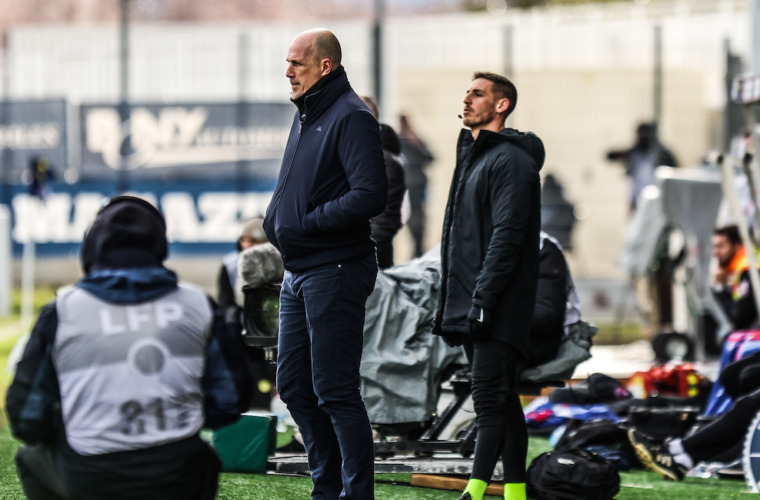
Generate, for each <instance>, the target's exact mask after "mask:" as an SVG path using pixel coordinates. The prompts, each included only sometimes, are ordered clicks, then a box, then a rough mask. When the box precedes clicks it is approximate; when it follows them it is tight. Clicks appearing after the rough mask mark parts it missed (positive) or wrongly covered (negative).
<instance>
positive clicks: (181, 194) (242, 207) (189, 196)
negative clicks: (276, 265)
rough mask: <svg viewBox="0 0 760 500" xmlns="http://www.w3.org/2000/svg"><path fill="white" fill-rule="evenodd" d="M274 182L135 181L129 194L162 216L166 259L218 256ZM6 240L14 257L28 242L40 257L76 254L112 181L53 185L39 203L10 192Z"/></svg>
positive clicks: (17, 189)
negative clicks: (167, 247)
mask: <svg viewBox="0 0 760 500" xmlns="http://www.w3.org/2000/svg"><path fill="white" fill-rule="evenodd" d="M273 189H274V180H270V181H262V180H254V179H250V180H249V181H248V182H247V183H246V184H245V185H243V186H241V185H240V183H239V182H238V181H236V180H235V179H229V178H228V179H217V180H216V181H215V182H213V183H211V182H205V181H198V180H182V181H175V182H170V183H157V182H150V181H145V180H143V181H135V182H133V183H132V184H131V185H130V193H133V194H136V195H138V196H141V197H143V198H146V199H148V200H149V201H151V202H152V203H153V204H154V205H155V206H156V207H158V209H159V210H160V211H161V212H162V213H163V214H164V217H165V218H166V224H167V234H168V238H169V242H170V255H188V254H190V255H202V254H220V253H224V252H226V251H229V250H231V249H232V248H233V242H234V241H235V240H236V239H237V237H238V235H239V232H240V228H241V225H242V222H243V221H244V220H245V219H246V218H248V217H251V216H254V215H263V214H264V212H265V211H266V208H267V205H268V204H269V200H270V199H271V197H272V190H273ZM11 192H12V195H11V198H12V202H11V208H12V210H11V212H12V218H13V224H12V240H13V252H14V255H15V256H20V254H21V250H22V247H23V244H24V243H25V242H34V243H35V247H36V248H35V249H36V253H37V255H38V256H40V257H46V256H64V255H67V254H71V253H78V252H79V247H80V244H81V241H82V237H83V236H84V233H85V230H86V229H87V228H88V227H89V226H90V224H91V223H92V221H93V220H94V219H95V215H96V214H97V212H98V210H99V209H100V208H101V207H102V206H103V203H104V202H106V201H107V200H108V198H109V197H110V196H113V195H114V194H115V188H114V184H113V183H112V182H110V183H109V182H79V183H77V184H65V183H54V184H52V185H51V186H50V192H49V193H48V194H47V195H46V196H45V197H44V199H40V198H38V197H36V196H32V195H30V194H29V193H28V191H27V186H24V185H14V186H12V189H11Z"/></svg>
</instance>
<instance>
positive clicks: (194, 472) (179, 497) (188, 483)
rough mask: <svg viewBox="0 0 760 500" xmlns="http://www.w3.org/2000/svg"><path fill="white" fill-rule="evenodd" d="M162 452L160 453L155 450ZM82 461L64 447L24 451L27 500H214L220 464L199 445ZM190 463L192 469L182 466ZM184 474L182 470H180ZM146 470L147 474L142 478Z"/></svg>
mask: <svg viewBox="0 0 760 500" xmlns="http://www.w3.org/2000/svg"><path fill="white" fill-rule="evenodd" d="M159 448H162V447H157V449H159ZM163 449H164V450H165V451H166V452H167V453H166V454H163V453H162V452H159V453H155V452H154V450H151V449H146V450H142V451H134V452H121V453H112V454H108V455H99V456H98V455H95V456H89V457H82V456H81V455H75V454H74V453H73V451H72V450H71V449H70V448H68V446H66V445H65V444H58V443H57V444H56V445H41V444H39V445H32V446H29V445H21V446H20V447H19V449H18V451H17V453H16V468H17V471H18V476H19V479H20V481H21V486H22V487H23V489H24V494H25V495H26V498H27V499H29V500H95V499H97V500H103V499H109V500H126V499H134V498H146V499H147V498H156V499H158V498H160V499H162V500H213V499H214V498H215V497H216V492H217V486H218V483H219V470H220V467H221V463H220V462H219V458H218V457H217V456H216V453H215V452H214V451H213V450H212V449H211V447H210V446H209V445H208V444H206V443H203V442H201V441H200V439H196V440H193V439H187V440H184V441H183V442H178V443H172V444H169V445H164V446H163ZM188 456H189V457H190V461H191V462H192V463H191V464H190V466H189V467H187V466H182V465H180V466H179V467H175V466H174V465H175V464H182V463H183V462H184V461H185V460H187V459H188ZM178 469H180V470H178ZM141 470H144V473H140V471H141Z"/></svg>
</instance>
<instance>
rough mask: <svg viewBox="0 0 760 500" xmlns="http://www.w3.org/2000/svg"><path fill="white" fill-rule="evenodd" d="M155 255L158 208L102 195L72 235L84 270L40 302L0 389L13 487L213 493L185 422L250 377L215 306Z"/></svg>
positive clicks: (66, 492)
mask: <svg viewBox="0 0 760 500" xmlns="http://www.w3.org/2000/svg"><path fill="white" fill-rule="evenodd" d="M166 255H167V241H166V223H165V222H164V218H163V216H162V215H161V214H160V212H159V211H158V210H157V209H156V208H154V207H153V206H152V205H151V204H150V203H148V202H146V201H144V200H142V199H140V198H136V197H132V196H118V197H116V198H113V199H112V200H111V201H110V202H109V203H108V204H107V205H106V206H105V207H104V208H102V209H101V210H100V212H99V213H98V216H97V217H96V219H95V222H94V223H93V224H92V226H91V227H90V229H89V230H88V231H87V234H86V235H85V238H84V242H83V243H82V249H81V261H82V267H83V269H84V272H85V277H84V278H82V279H81V280H80V281H79V282H77V283H76V285H75V286H68V287H64V288H61V289H60V290H58V293H57V294H56V299H55V301H53V302H52V303H50V304H48V305H46V306H45V307H44V308H43V309H42V310H41V312H40V315H39V318H38V320H37V322H36V324H35V326H34V328H33V330H32V333H31V336H30V338H29V341H28V343H27V345H26V348H25V350H24V353H23V355H22V358H21V360H20V361H19V363H18V365H17V368H16V374H15V377H14V380H13V383H12V384H11V386H10V388H9V389H8V394H7V400H6V410H7V412H8V420H9V422H10V425H11V430H12V431H13V434H14V435H15V436H16V437H18V438H19V439H21V440H22V441H23V442H24V444H22V445H21V446H20V447H19V450H18V453H17V455H16V464H17V467H18V474H19V477H20V479H21V484H22V486H23V488H24V493H25V494H26V497H27V498H29V499H32V500H37V499H39V500H63V499H66V500H68V499H78V500H88V499H90V500H96V499H97V500H102V499H104V498H108V499H114V500H115V499H132V498H161V499H163V500H189V499H199V500H206V499H209V500H210V499H213V498H214V497H215V495H216V489H217V484H218V476H219V469H220V463H219V458H218V457H217V456H216V453H215V452H214V451H213V449H211V447H210V446H209V445H208V444H207V443H206V442H205V441H203V440H202V439H201V438H200V436H199V432H200V430H201V428H202V427H208V428H215V427H219V426H221V425H225V424H228V423H231V422H233V421H235V420H236V419H237V418H238V417H239V416H240V414H241V413H242V412H244V411H246V410H247V409H248V403H249V401H250V399H251V395H252V378H251V375H250V370H249V367H248V363H247V359H246V356H245V349H244V347H243V345H242V342H241V340H240V338H239V336H235V335H232V334H231V333H230V332H229V331H228V330H227V327H226V325H225V322H224V314H223V313H222V311H221V310H220V309H218V308H217V307H216V305H215V304H214V303H213V302H212V301H211V299H209V298H208V297H207V296H206V295H205V294H204V293H203V292H202V291H201V290H200V289H198V288H196V287H194V286H191V285H187V284H179V283H178V282H177V276H176V275H175V274H174V273H173V272H172V271H170V270H169V269H167V268H165V267H164V266H163V264H162V263H163V261H164V259H166Z"/></svg>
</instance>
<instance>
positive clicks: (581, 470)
mask: <svg viewBox="0 0 760 500" xmlns="http://www.w3.org/2000/svg"><path fill="white" fill-rule="evenodd" d="M527 490H528V496H529V497H531V498H537V499H540V500H610V499H611V498H614V497H615V495H617V493H618V492H619V491H620V473H619V472H618V471H617V469H616V468H615V466H614V465H612V464H611V463H610V462H609V461H608V460H607V459H605V458H604V457H601V456H599V455H597V454H595V453H591V452H590V451H588V450H585V449H583V448H570V449H566V450H561V451H547V452H546V453H542V454H541V455H539V456H537V457H536V458H535V459H533V461H532V462H531V463H530V466H529V467H528V483H527Z"/></svg>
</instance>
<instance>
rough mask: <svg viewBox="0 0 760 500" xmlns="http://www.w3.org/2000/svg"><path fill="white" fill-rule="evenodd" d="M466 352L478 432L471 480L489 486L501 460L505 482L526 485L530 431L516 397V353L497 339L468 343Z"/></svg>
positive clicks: (518, 397) (517, 366)
mask: <svg viewBox="0 0 760 500" xmlns="http://www.w3.org/2000/svg"><path fill="white" fill-rule="evenodd" d="M464 348H465V352H466V354H467V359H468V360H469V361H470V364H471V366H472V400H473V403H474V406H475V424H476V429H477V440H476V442H475V455H474V457H473V463H472V474H471V475H470V477H471V478H473V479H480V480H482V481H486V482H490V481H491V476H492V475H493V470H494V467H496V463H497V462H498V460H499V458H500V457H501V460H502V466H503V468H504V482H505V483H524V482H525V460H526V457H527V454H528V430H527V427H526V425H525V415H524V414H523V410H522V405H521V404H520V396H519V395H518V393H517V375H518V370H519V368H520V366H521V361H520V359H519V356H518V354H517V351H515V350H514V349H513V348H512V347H510V346H508V345H507V344H504V343H503V342H500V341H498V340H494V339H489V340H487V341H485V342H477V343H474V344H473V343H472V342H469V340H468V341H467V342H465V344H464Z"/></svg>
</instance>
